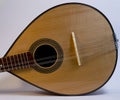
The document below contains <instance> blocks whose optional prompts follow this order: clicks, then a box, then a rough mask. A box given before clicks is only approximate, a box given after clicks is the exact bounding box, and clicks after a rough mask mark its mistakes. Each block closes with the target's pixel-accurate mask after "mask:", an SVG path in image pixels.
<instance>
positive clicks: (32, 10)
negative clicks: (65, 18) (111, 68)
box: [0, 0, 120, 100]
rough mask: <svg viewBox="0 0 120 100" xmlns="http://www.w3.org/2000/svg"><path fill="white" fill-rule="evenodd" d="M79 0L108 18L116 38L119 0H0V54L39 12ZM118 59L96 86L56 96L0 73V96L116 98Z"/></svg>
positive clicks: (119, 78) (19, 99)
mask: <svg viewBox="0 0 120 100" xmlns="http://www.w3.org/2000/svg"><path fill="white" fill-rule="evenodd" d="M68 2H80V3H85V4H88V5H91V6H93V7H96V8H97V9H99V10H100V11H101V12H103V13H104V15H106V16H107V18H108V19H109V21H110V22H111V24H112V26H113V28H114V31H115V33H116V35H117V38H118V39H119V38H120V35H119V33H120V27H119V26H120V11H119V10H120V1H119V0H19V1H18V0H0V57H3V56H4V54H5V53H6V52H7V50H8V49H9V47H10V46H11V44H12V43H13V42H14V40H15V39H16V38H17V36H19V34H20V33H21V32H22V31H23V29H24V28H25V27H26V26H27V25H28V24H29V23H30V22H31V21H32V20H33V19H34V18H36V17H37V16H38V15H39V14H41V13H42V12H44V11H46V10H47V9H49V8H51V7H53V6H55V5H58V4H62V3H68ZM119 65H120V60H119V57H118V63H117V67H116V70H115V72H114V74H113V76H112V78H111V79H110V81H109V82H108V83H107V84H106V85H105V86H104V87H102V88H101V89H100V90H98V91H96V92H94V93H92V94H89V95H86V96H70V97H69V96H56V95H52V94H50V93H47V92H44V91H42V90H39V89H37V88H35V87H33V86H31V85H29V84H27V83H25V82H23V81H22V80H20V79H18V78H16V77H15V76H13V75H11V74H9V73H7V72H5V73H0V100H2V99H4V100H14V99H15V100H16V99H17V100H22V99H24V100H33V99H36V100H37V99H39V100H40V99H57V100H60V99H69V100H71V99H79V100H90V99H92V100H94V99H97V100H104V99H105V100H113V99H114V100H117V99H119V98H120V68H119Z"/></svg>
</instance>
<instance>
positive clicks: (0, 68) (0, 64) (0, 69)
mask: <svg viewBox="0 0 120 100" xmlns="http://www.w3.org/2000/svg"><path fill="white" fill-rule="evenodd" d="M2 67H3V63H2V59H0V72H1V71H2V69H3V68H2Z"/></svg>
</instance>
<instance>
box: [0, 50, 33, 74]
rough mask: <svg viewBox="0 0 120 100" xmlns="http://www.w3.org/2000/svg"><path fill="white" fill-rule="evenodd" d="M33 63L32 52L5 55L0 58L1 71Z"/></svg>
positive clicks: (20, 67) (28, 65)
mask: <svg viewBox="0 0 120 100" xmlns="http://www.w3.org/2000/svg"><path fill="white" fill-rule="evenodd" d="M33 63H34V61H33V57H32V55H31V53H30V52H26V53H21V54H17V55H12V56H8V57H4V58H1V59H0V72H4V71H12V70H17V69H24V68H29V67H31V66H32V65H33Z"/></svg>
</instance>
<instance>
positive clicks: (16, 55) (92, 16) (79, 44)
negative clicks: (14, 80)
mask: <svg viewBox="0 0 120 100" xmlns="http://www.w3.org/2000/svg"><path fill="white" fill-rule="evenodd" d="M116 62H117V46H116V38H115V34H114V31H113V28H112V26H111V24H110V22H109V21H108V19H107V18H106V17H105V15H104V14H102V13H101V12H100V11H99V10H97V9H96V8H94V7H91V6H89V5H86V4H81V3H67V4H61V5H58V6H55V7H53V8H50V9H48V10H47V11H45V12H44V13H42V14H40V15H39V16H38V17H37V18H36V19H34V20H33V21H32V22H31V23H30V24H29V25H28V26H27V27H26V28H25V29H24V31H23V32H22V33H21V34H20V35H19V37H18V38H17V39H16V40H15V42H14V43H13V44H12V46H11V47H10V48H9V50H8V51H7V53H6V54H5V56H4V57H2V58H1V59H0V72H6V71H7V72H9V73H11V74H13V75H15V76H17V77H18V78H20V79H22V80H24V81H26V82H28V83H30V84H32V85H34V86H36V87H38V88H41V89H44V90H47V91H50V92H53V93H57V94H62V95H82V94H87V93H90V92H93V91H95V90H97V89H99V88H100V87H102V86H103V85H104V84H105V83H106V82H107V81H108V80H109V79H110V77H111V76H112V74H113V72H114V70H115V66H116Z"/></svg>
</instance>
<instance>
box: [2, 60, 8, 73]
mask: <svg viewBox="0 0 120 100" xmlns="http://www.w3.org/2000/svg"><path fill="white" fill-rule="evenodd" d="M2 61H3V71H7V62H6V58H3V59H2Z"/></svg>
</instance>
